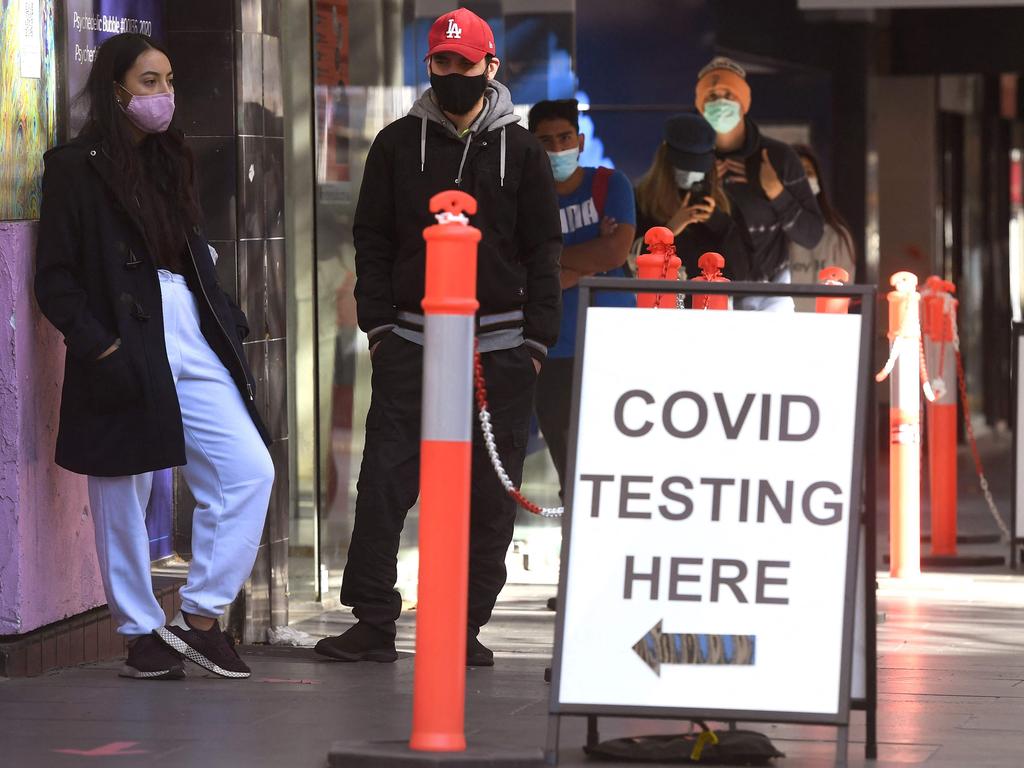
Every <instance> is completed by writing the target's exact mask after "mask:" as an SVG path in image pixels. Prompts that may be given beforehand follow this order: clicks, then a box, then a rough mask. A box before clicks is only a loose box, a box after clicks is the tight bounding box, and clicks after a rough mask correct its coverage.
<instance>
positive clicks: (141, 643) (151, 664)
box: [118, 635, 185, 680]
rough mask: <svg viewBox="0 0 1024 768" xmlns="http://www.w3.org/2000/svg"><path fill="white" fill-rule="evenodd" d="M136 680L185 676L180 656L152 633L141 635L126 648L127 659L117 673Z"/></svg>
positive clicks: (178, 678)
mask: <svg viewBox="0 0 1024 768" xmlns="http://www.w3.org/2000/svg"><path fill="white" fill-rule="evenodd" d="M118 674H119V675H120V676H121V677H131V678H134V679H136V680H180V679H181V678H183V677H184V676H185V666H184V665H183V664H182V663H181V656H179V655H178V654H176V653H175V652H174V651H172V650H171V649H170V648H168V647H167V646H166V645H164V644H163V643H161V642H160V641H159V640H157V639H156V638H155V637H153V636H152V635H142V636H141V637H139V638H138V639H137V640H136V641H135V642H134V643H132V644H131V645H130V646H129V648H128V659H127V660H126V661H125V663H124V666H123V667H121V671H120V672H119V673H118Z"/></svg>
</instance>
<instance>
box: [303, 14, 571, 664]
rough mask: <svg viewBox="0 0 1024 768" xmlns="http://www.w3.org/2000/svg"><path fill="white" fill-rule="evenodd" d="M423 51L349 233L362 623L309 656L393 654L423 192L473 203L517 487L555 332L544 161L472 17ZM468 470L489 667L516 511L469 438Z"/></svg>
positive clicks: (409, 480) (478, 655) (485, 337)
mask: <svg viewBox="0 0 1024 768" xmlns="http://www.w3.org/2000/svg"><path fill="white" fill-rule="evenodd" d="M429 44H430V47H429V51H428V53H427V57H426V58H427V72H428V74H429V76H430V85H431V87H430V88H429V89H428V90H427V91H426V92H425V93H424V94H423V95H422V96H421V97H420V98H419V100H418V101H417V102H416V104H415V105H414V106H413V108H412V110H411V111H410V112H409V114H408V115H407V116H405V117H403V118H401V119H399V120H396V121H395V122H393V123H392V124H391V125H389V126H387V127H386V128H384V130H382V131H381V132H380V133H379V134H378V135H377V138H376V139H375V140H374V142H373V146H371V147H370V152H369V154H368V155H367V158H366V169H365V171H364V174H363V181H362V187H361V188H360V191H359V202H358V205H357V207H356V214H355V222H354V225H353V235H354V240H355V247H356V286H355V296H356V307H357V312H358V316H359V327H360V328H362V329H363V331H365V332H366V335H367V337H368V341H369V345H370V357H371V360H372V363H373V375H372V379H371V389H372V394H371V400H370V410H369V413H368V414H367V417H366V442H365V447H364V449H363V463H362V467H361V469H360V473H359V482H358V495H357V497H356V518H355V526H354V528H353V532H352V541H351V544H350V545H349V552H348V563H347V565H346V567H345V576H344V581H343V583H342V587H341V602H342V603H343V604H345V605H349V606H352V609H353V613H354V614H355V617H356V619H358V623H357V624H356V625H355V626H354V627H352V628H350V629H349V630H348V631H347V632H345V633H344V634H342V635H339V636H336V637H328V638H325V639H323V640H321V641H320V642H319V643H318V644H317V646H316V650H317V652H318V653H320V654H322V655H324V656H327V657H330V658H332V659H337V660H340V661H363V660H366V661H381V662H390V661H395V659H396V658H397V654H396V652H395V621H396V619H397V618H398V616H399V613H400V611H401V606H402V600H401V596H400V595H399V593H398V592H397V591H396V590H395V581H396V578H397V572H396V566H397V556H398V546H399V538H400V535H401V532H402V527H403V525H404V523H405V516H406V514H407V512H408V510H409V508H410V507H412V505H413V504H414V503H415V502H416V497H417V495H418V493H419V441H420V416H421V414H420V401H421V394H422V393H421V385H422V366H423V316H422V315H421V314H420V313H421V307H420V302H421V300H422V299H423V290H424V258H425V248H424V243H423V229H424V228H425V227H427V226H429V225H430V224H433V223H434V220H433V217H432V216H431V214H430V210H429V201H430V198H431V197H432V196H433V195H435V194H437V193H438V192H442V191H444V190H446V189H461V190H463V191H465V192H467V193H469V194H470V195H472V196H473V197H474V198H476V201H477V204H478V213H477V215H476V216H474V217H473V222H472V223H473V226H475V227H477V228H478V229H480V231H481V232H482V235H483V237H482V240H481V242H480V245H479V250H478V252H479V258H478V270H477V298H478V299H479V302H480V309H479V311H478V314H477V342H478V344H479V349H480V352H481V357H482V360H483V367H484V374H485V378H486V380H487V381H486V383H487V391H488V395H489V399H490V406H491V416H492V423H493V426H494V433H495V438H496V442H497V448H498V453H499V454H500V456H501V458H502V460H503V462H504V464H505V469H506V470H507V472H508V475H509V476H510V477H511V479H512V481H513V482H514V483H515V484H516V485H518V484H519V483H520V481H521V479H522V472H523V461H524V459H525V456H526V438H527V432H528V428H529V421H530V413H531V410H532V403H533V392H534V387H535V384H536V380H537V373H538V371H539V370H540V365H541V362H542V361H543V360H544V357H545V355H546V354H547V348H548V347H549V346H551V345H552V344H554V342H555V339H556V337H557V335H558V327H559V321H560V305H559V302H560V297H561V288H560V286H559V280H558V271H559V255H560V253H561V245H562V241H561V224H560V222H559V217H558V202H557V197H556V195H555V185H554V179H553V177H552V174H551V165H550V163H549V162H548V157H547V154H546V153H545V151H544V149H543V148H542V147H541V146H540V144H539V143H538V142H537V140H536V139H535V138H534V137H533V136H532V134H530V133H529V131H527V130H526V129H525V128H523V127H521V126H519V125H518V124H517V123H518V121H519V118H518V117H517V116H516V115H514V114H513V113H512V99H511V96H510V94H509V91H508V89H507V88H506V87H505V86H504V85H502V84H501V83H499V82H498V81H497V80H495V79H494V76H495V74H496V73H497V71H498V65H499V61H498V59H497V58H496V57H495V46H494V35H493V34H492V33H491V29H490V27H489V26H488V25H487V23H486V22H485V21H484V20H483V19H481V18H480V17H479V16H477V15H475V14H474V13H472V12H471V11H468V10H466V9H464V8H460V9H458V10H456V11H453V12H451V13H447V14H445V15H444V16H441V17H440V18H439V19H437V21H435V22H434V25H433V27H432V28H431V30H430V38H429ZM472 472H473V485H472V489H471V525H470V563H469V610H468V614H469V615H468V626H467V642H466V663H467V664H468V665H470V666H490V665H492V664H493V663H494V655H493V654H492V653H491V651H490V650H489V649H487V648H486V647H485V646H484V645H483V644H482V643H481V642H480V641H479V640H478V639H477V634H478V632H479V631H480V627H481V626H483V625H484V624H486V623H487V621H488V620H489V619H490V616H491V611H492V610H493V608H494V603H495V600H496V599H497V597H498V593H499V592H500V591H501V589H502V587H503V586H504V584H505V575H506V574H505V554H506V552H507V550H508V546H509V544H510V543H511V541H512V532H513V527H514V523H515V516H516V506H515V502H513V501H512V500H511V499H510V498H509V497H508V495H507V494H506V493H505V490H504V488H503V487H502V485H501V483H500V482H499V481H498V479H497V477H496V476H495V473H494V470H493V469H492V468H491V465H490V461H489V459H488V455H487V451H486V447H485V445H484V442H483V438H482V435H481V434H480V433H479V431H476V432H475V434H474V438H473V469H472Z"/></svg>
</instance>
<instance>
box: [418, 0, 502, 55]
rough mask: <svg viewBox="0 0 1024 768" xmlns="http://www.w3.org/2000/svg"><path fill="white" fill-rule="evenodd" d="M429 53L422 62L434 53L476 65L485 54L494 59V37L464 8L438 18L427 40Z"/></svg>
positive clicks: (476, 17)
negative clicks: (447, 53)
mask: <svg viewBox="0 0 1024 768" xmlns="http://www.w3.org/2000/svg"><path fill="white" fill-rule="evenodd" d="M427 43H428V45H429V46H430V49H429V50H428V51H427V55H426V56H425V57H424V60H426V59H429V58H430V57H431V56H433V55H434V54H435V53H441V52H442V51H451V52H452V53H457V54H459V55H460V56H462V57H464V58H465V59H467V60H468V61H471V62H473V63H474V64H476V63H477V62H478V61H480V59H482V58H483V57H484V56H486V55H487V54H488V53H489V54H491V55H492V56H493V55H495V51H494V33H493V32H491V28H490V27H489V26H488V25H487V22H486V21H484V20H483V19H481V18H480V17H479V16H477V15H476V14H475V13H473V12H472V11H471V10H469V9H468V8H458V9H457V10H454V11H452V12H451V13H446V14H445V15H444V16H441V17H439V18H438V20H437V21H435V22H434V25H433V26H432V27H431V28H430V36H429V37H428V38H427Z"/></svg>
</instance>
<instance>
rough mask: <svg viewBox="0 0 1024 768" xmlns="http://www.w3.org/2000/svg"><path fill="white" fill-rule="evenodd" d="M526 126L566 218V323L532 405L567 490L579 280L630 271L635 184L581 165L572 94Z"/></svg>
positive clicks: (606, 302) (620, 302)
mask: <svg viewBox="0 0 1024 768" xmlns="http://www.w3.org/2000/svg"><path fill="white" fill-rule="evenodd" d="M529 128H530V132H531V133H533V135H534V136H536V137H537V139H538V140H539V141H540V143H541V146H543V147H544V149H545V150H547V153H548V159H550V161H551V170H552V172H553V173H554V176H555V191H556V192H558V207H559V214H560V217H561V220H562V240H563V244H564V245H563V249H562V260H561V265H562V267H561V274H560V277H561V283H562V323H561V326H560V327H559V331H558V343H557V344H555V346H554V347H552V348H551V349H549V350H548V357H547V361H546V362H545V363H544V366H543V367H542V368H541V370H540V376H539V378H538V379H537V391H536V399H535V406H536V410H537V421H538V422H539V423H540V429H541V432H543V433H544V440H545V442H547V444H548V451H549V452H550V453H551V460H552V462H553V463H554V465H555V469H556V470H557V471H558V482H559V486H560V488H559V494H560V495H561V496H563V497H564V492H565V465H566V461H567V450H568V438H569V411H570V404H571V399H572V370H573V357H574V355H575V354H576V311H577V308H578V306H579V288H578V287H577V283H579V281H580V279H581V278H583V277H586V276H588V275H598V276H601V277H626V276H627V273H626V271H625V270H624V269H623V265H624V264H625V263H626V257H627V255H628V254H629V248H630V246H631V245H632V243H633V237H634V233H635V230H636V207H635V205H634V203H633V187H632V185H631V184H630V183H629V179H627V178H626V176H625V175H624V174H622V173H621V172H619V171H613V170H611V169H609V168H585V167H583V166H581V165H580V164H579V158H580V152H582V151H583V140H584V137H583V136H582V135H581V134H580V124H579V104H578V103H577V102H576V100H575V99H563V100H559V101H541V102H538V103H537V104H535V105H534V107H533V109H531V110H530V118H529ZM594 304H596V305H598V306H604V307H609V306H610V307H635V306H636V297H635V295H634V294H633V293H627V292H604V293H600V294H598V295H597V296H596V300H595V301H594Z"/></svg>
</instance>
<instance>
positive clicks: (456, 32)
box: [445, 19, 462, 40]
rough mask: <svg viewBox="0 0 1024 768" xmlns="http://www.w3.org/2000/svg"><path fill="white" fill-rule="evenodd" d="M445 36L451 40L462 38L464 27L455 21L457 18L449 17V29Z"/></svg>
mask: <svg viewBox="0 0 1024 768" xmlns="http://www.w3.org/2000/svg"><path fill="white" fill-rule="evenodd" d="M445 37H447V38H448V39H449V40H452V39H454V40H461V39H462V28H461V27H460V26H459V25H458V24H456V23H455V19H448V31H447V32H446V33H445Z"/></svg>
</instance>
